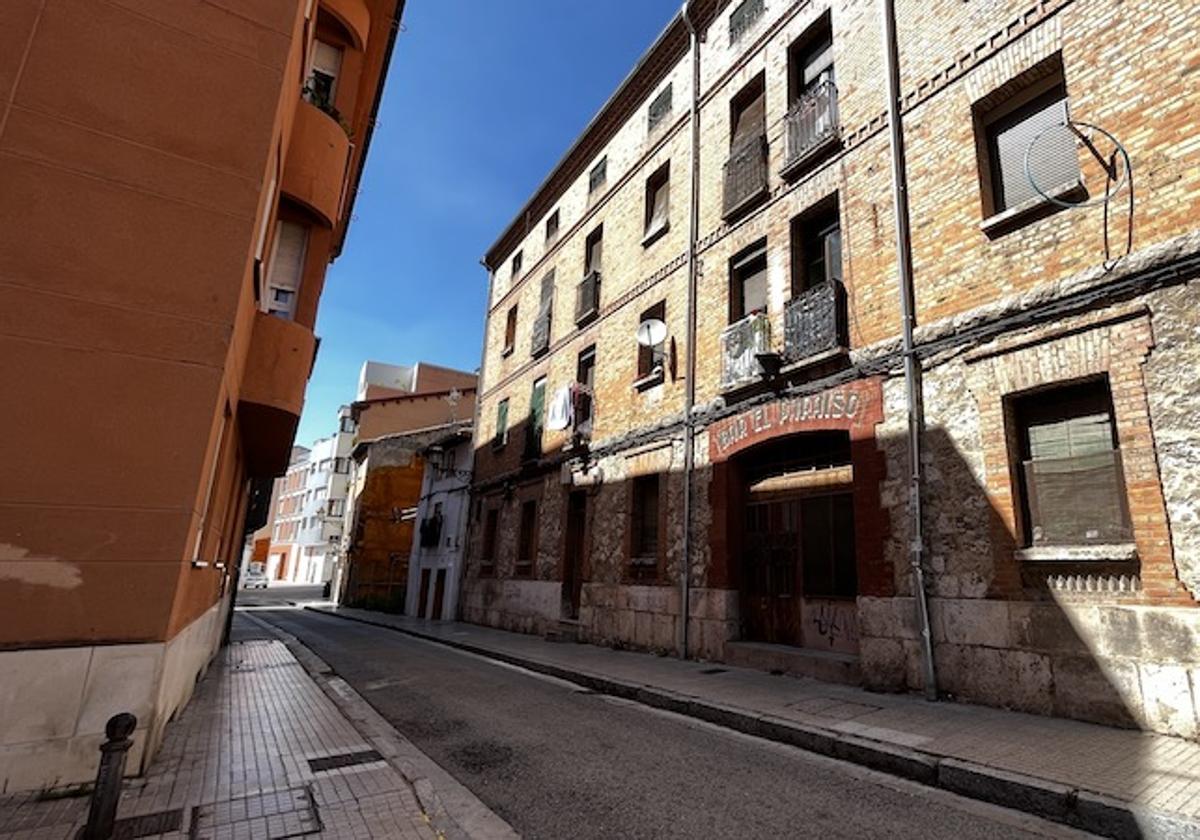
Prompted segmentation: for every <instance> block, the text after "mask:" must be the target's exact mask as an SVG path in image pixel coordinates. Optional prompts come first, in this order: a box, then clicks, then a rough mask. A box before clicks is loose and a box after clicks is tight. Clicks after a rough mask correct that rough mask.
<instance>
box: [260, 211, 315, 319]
mask: <svg viewBox="0 0 1200 840" xmlns="http://www.w3.org/2000/svg"><path fill="white" fill-rule="evenodd" d="M307 251H308V228H307V227H306V226H305V225H302V224H299V223H298V222H289V221H285V220H280V222H279V223H278V224H277V225H276V226H275V244H274V247H273V248H272V251H271V267H270V269H269V270H268V271H267V300H266V304H265V305H266V309H267V312H268V313H269V314H271V315H274V316H276V317H279V318H286V319H287V320H291V319H292V318H294V317H295V315H296V294H297V292H298V291H299V290H300V279H301V277H303V275H304V257H305V255H306V253H307Z"/></svg>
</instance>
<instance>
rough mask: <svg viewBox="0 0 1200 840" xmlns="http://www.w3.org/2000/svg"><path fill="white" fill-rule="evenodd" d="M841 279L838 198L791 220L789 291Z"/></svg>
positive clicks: (793, 291) (797, 292) (805, 288)
mask: <svg viewBox="0 0 1200 840" xmlns="http://www.w3.org/2000/svg"><path fill="white" fill-rule="evenodd" d="M841 279H842V228H841V223H840V222H839V220H838V203H837V198H833V199H831V200H829V201H823V202H821V203H820V204H818V205H817V206H816V207H814V208H813V209H812V210H810V211H809V212H807V213H805V214H803V215H801V216H798V217H796V218H795V219H793V220H792V295H793V296H795V295H798V294H800V293H801V292H804V291H807V290H808V289H811V288H813V287H814V286H819V285H820V284H822V283H825V282H827V281H830V280H841Z"/></svg>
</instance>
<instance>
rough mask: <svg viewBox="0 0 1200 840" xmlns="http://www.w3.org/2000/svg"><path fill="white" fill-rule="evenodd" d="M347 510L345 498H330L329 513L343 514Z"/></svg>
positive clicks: (334, 514) (333, 514)
mask: <svg viewBox="0 0 1200 840" xmlns="http://www.w3.org/2000/svg"><path fill="white" fill-rule="evenodd" d="M345 512H346V500H345V499H330V500H329V515H330V516H341V515H342V514H343V513H345Z"/></svg>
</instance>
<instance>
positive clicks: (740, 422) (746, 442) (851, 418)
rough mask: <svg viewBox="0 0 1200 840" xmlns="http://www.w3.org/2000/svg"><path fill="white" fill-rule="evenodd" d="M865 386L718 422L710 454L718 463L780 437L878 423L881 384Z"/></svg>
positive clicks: (754, 410) (757, 408)
mask: <svg viewBox="0 0 1200 840" xmlns="http://www.w3.org/2000/svg"><path fill="white" fill-rule="evenodd" d="M864 384H865V383H861V382H857V383H853V384H849V385H840V386H838V387H836V388H830V389H828V390H826V391H821V392H819V393H816V394H806V395H805V396H802V397H789V398H787V399H782V400H776V401H775V402H770V403H765V404H763V405H759V406H755V407H754V408H751V409H747V410H746V411H743V412H742V413H741V414H735V415H734V416H732V417H727V418H725V419H724V420H718V421H717V422H716V423H713V424H712V425H711V426H709V427H708V448H709V454H710V456H711V458H712V460H714V461H717V460H722V459H724V458H727V457H728V456H729V455H732V454H733V453H734V452H737V451H739V450H742V449H745V448H746V447H748V446H753V445H754V444H755V443H758V442H760V441H763V440H767V439H769V438H773V437H777V436H779V435H787V434H792V433H794V432H807V431H817V430H821V429H850V428H852V427H854V426H856V425H858V424H861V423H872V424H873V423H876V422H878V416H877V413H878V411H877V406H875V405H872V404H871V403H872V402H874V401H875V399H877V398H876V397H875V395H876V394H878V385H877V384H874V383H872V385H873V387H871V386H867V387H864Z"/></svg>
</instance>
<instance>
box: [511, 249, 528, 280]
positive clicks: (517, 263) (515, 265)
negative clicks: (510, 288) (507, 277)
mask: <svg viewBox="0 0 1200 840" xmlns="http://www.w3.org/2000/svg"><path fill="white" fill-rule="evenodd" d="M524 262H525V252H524V251H517V253H515V254H513V258H512V279H513V280H516V279H517V278H518V277H519V276H520V275H521V266H522V264H523V263H524Z"/></svg>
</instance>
